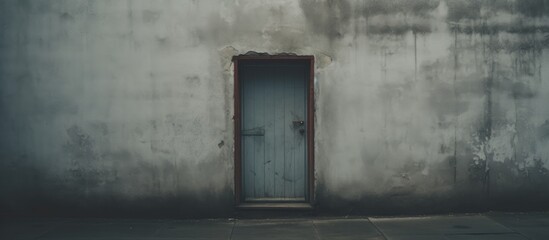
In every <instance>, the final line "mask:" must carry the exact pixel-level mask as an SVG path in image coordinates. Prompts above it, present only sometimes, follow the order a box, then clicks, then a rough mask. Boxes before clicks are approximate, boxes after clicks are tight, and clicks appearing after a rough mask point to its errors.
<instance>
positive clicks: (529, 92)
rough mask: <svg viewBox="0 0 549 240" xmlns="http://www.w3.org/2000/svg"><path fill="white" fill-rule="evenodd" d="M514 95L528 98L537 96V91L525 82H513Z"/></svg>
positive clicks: (519, 97)
mask: <svg viewBox="0 0 549 240" xmlns="http://www.w3.org/2000/svg"><path fill="white" fill-rule="evenodd" d="M511 94H512V96H513V98H515V99H528V98H533V97H535V96H536V94H537V93H536V92H534V90H533V89H532V88H530V86H529V85H528V84H526V83H524V82H516V83H513V87H512V93H511Z"/></svg>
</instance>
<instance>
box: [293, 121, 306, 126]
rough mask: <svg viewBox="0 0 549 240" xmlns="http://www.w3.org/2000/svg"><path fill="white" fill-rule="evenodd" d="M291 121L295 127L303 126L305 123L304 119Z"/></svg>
mask: <svg viewBox="0 0 549 240" xmlns="http://www.w3.org/2000/svg"><path fill="white" fill-rule="evenodd" d="M292 123H293V124H294V126H295V127H297V126H303V124H305V121H303V120H297V121H292Z"/></svg>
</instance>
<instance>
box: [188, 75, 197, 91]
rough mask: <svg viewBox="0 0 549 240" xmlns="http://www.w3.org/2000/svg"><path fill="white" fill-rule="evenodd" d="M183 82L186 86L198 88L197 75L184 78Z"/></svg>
mask: <svg viewBox="0 0 549 240" xmlns="http://www.w3.org/2000/svg"><path fill="white" fill-rule="evenodd" d="M185 82H186V83H187V86H189V87H193V88H195V87H198V86H200V77H199V76H197V75H193V76H187V77H185Z"/></svg>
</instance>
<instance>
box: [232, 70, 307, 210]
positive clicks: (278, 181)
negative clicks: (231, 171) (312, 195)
mask: <svg viewBox="0 0 549 240" xmlns="http://www.w3.org/2000/svg"><path fill="white" fill-rule="evenodd" d="M240 66H241V68H240V70H239V77H240V81H241V104H242V105H241V109H242V113H241V114H242V116H241V119H242V123H241V124H242V126H241V129H242V130H241V141H242V142H241V147H242V149H241V153H242V173H243V174H242V177H243V179H242V184H243V187H242V189H243V192H242V194H243V198H244V201H248V202H250V201H267V202H276V201H295V202H299V201H305V200H306V199H307V191H306V190H307V188H306V186H307V165H306V164H307V162H306V152H307V151H306V147H307V144H306V143H307V139H306V136H307V134H306V129H307V128H306V124H307V116H306V100H307V99H306V89H307V76H308V75H307V74H308V67H307V66H306V65H305V64H300V63H296V62H289V63H284V62H275V61H256V62H249V63H242V64H240Z"/></svg>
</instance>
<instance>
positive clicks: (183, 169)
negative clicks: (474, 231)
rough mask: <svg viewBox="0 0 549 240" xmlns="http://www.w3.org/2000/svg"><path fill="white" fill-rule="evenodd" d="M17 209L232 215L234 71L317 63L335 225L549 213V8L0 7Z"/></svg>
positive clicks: (324, 200) (422, 2)
mask: <svg viewBox="0 0 549 240" xmlns="http://www.w3.org/2000/svg"><path fill="white" fill-rule="evenodd" d="M0 27H1V29H2V31H0V115H1V117H0V132H2V135H1V137H0V159H1V161H0V191H1V194H0V196H1V197H0V204H1V208H2V209H1V210H2V212H4V213H6V212H19V213H22V212H25V211H26V212H32V213H44V214H59V213H60V212H58V211H60V210H65V211H66V212H65V213H68V214H97V215H108V214H124V215H132V214H133V215H140V216H143V215H145V214H147V215H162V216H166V215H174V216H201V217H203V216H224V215H230V214H231V213H232V211H233V208H232V205H233V189H234V182H233V171H234V169H233V146H234V143H233V127H232V124H233V122H232V116H233V106H232V104H233V91H232V89H233V76H232V65H231V61H230V59H231V57H232V56H234V55H238V54H243V53H246V52H248V51H256V52H267V53H270V54H276V53H283V52H292V53H296V54H303V55H311V54H312V55H315V57H316V71H315V74H316V76H315V89H316V96H315V97H316V102H315V105H316V123H315V127H316V133H315V134H316V137H315V141H316V147H315V153H316V169H315V172H316V176H315V177H316V186H317V188H316V198H317V207H318V210H319V212H330V211H331V212H334V213H343V214H353V213H355V214H368V213H371V214H374V213H375V214H382V213H408V212H445V211H473V210H478V209H528V208H538V209H539V208H547V205H546V204H545V203H546V202H547V201H549V184H548V182H549V170H548V165H549V107H547V106H546V105H547V104H548V103H549V80H548V76H549V53H548V51H549V50H548V49H549V2H548V1H546V0H528V1H512V0H507V1H505V0H501V1H481V0H447V1H443V0H440V1H439V0H416V1H406V0H390V1H376V0H368V1H358V0H357V1H301V2H298V1H251V0H250V1H235V2H224V1H223V2H219V1H175V0H174V1H168V0H165V1H148V0H128V1H120V0H118V1H115V0H111V1H107V0H98V1H83V0H78V1H77V0H65V1H61V0H55V1H22V0H20V1H16V0H9V1H1V2H0Z"/></svg>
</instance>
